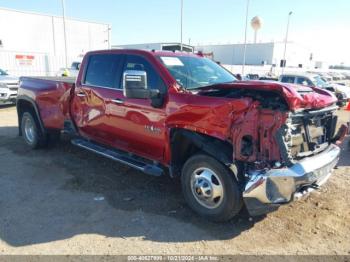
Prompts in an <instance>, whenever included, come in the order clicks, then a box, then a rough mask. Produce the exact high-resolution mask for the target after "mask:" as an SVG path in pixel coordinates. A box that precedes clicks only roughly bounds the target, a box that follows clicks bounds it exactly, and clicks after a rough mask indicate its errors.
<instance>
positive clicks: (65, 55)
mask: <svg viewBox="0 0 350 262" xmlns="http://www.w3.org/2000/svg"><path fill="white" fill-rule="evenodd" d="M62 17H63V37H64V58H65V63H66V68H68V58H67V33H66V3H65V0H62Z"/></svg>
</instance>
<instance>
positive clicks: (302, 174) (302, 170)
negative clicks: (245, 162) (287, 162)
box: [243, 144, 340, 215]
mask: <svg viewBox="0 0 350 262" xmlns="http://www.w3.org/2000/svg"><path fill="white" fill-rule="evenodd" d="M339 156H340V148H339V147H338V146H337V145H334V144H331V145H330V146H329V147H328V148H327V149H326V150H324V151H323V152H322V153H320V154H318V155H315V156H312V157H307V158H304V159H303V160H301V161H300V162H298V163H296V164H294V165H293V166H291V167H289V168H280V169H271V170H267V171H261V170H259V171H253V172H251V173H250V174H249V175H250V180H249V181H248V183H247V184H246V186H245V190H244V192H243V200H244V202H245V204H246V207H247V209H248V211H249V213H250V214H251V215H261V214H265V213H268V212H270V211H273V210H275V209H277V208H278V206H280V205H281V204H285V203H289V202H291V201H293V200H296V199H299V198H300V197H302V196H303V195H305V194H307V193H309V192H310V191H312V190H313V189H316V188H318V187H319V186H321V185H322V184H323V183H325V182H326V181H327V180H328V178H329V177H330V175H331V174H332V170H333V169H334V167H335V166H336V165H337V163H338V160H339Z"/></svg>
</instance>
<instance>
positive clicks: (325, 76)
mask: <svg viewBox="0 0 350 262" xmlns="http://www.w3.org/2000/svg"><path fill="white" fill-rule="evenodd" d="M310 73H313V72H310ZM314 74H317V75H319V76H320V77H321V78H322V79H323V81H325V82H331V81H333V77H332V76H331V75H329V74H328V73H326V72H317V73H314Z"/></svg>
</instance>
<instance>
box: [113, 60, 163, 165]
mask: <svg viewBox="0 0 350 262" xmlns="http://www.w3.org/2000/svg"><path fill="white" fill-rule="evenodd" d="M127 70H137V71H144V72H145V73H146V75H147V86H148V88H150V89H158V90H159V91H160V93H161V94H163V96H164V97H165V94H166V93H167V87H166V85H165V84H164V82H163V80H162V78H161V76H160V75H159V73H158V72H157V70H156V67H155V66H153V65H152V63H151V62H149V61H148V60H147V58H146V57H143V56H141V55H127V56H126V58H125V62H124V66H123V72H125V71H127ZM119 108H122V109H123V112H124V117H120V118H114V119H113V121H111V123H113V125H114V128H117V129H118V141H117V142H118V147H124V148H126V149H127V150H128V151H132V152H134V153H136V154H138V155H141V156H144V157H147V158H150V159H154V160H162V159H163V153H164V148H165V143H164V142H165V141H166V139H165V136H166V134H165V131H166V130H165V103H163V104H162V105H160V106H159V107H155V106H154V105H152V101H151V99H147V98H144V99H132V98H127V97H125V96H124V94H123V95H122V101H121V102H120V104H119Z"/></svg>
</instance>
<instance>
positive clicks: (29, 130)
mask: <svg viewBox="0 0 350 262" xmlns="http://www.w3.org/2000/svg"><path fill="white" fill-rule="evenodd" d="M24 133H25V136H26V139H27V141H28V142H29V143H31V144H32V143H33V142H34V138H35V128H34V123H33V122H32V120H31V119H30V118H26V119H25V121H24Z"/></svg>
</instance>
